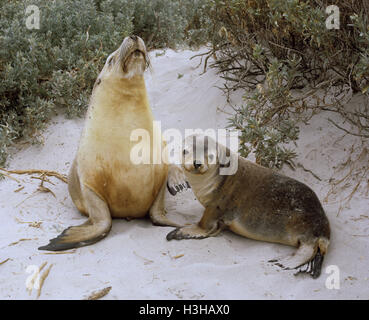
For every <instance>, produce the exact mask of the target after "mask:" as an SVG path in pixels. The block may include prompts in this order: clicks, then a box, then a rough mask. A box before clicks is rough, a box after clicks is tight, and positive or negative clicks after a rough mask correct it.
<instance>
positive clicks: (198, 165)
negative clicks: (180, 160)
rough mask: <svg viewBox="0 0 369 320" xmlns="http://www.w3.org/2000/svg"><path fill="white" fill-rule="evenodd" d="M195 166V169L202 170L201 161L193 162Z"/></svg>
mask: <svg viewBox="0 0 369 320" xmlns="http://www.w3.org/2000/svg"><path fill="white" fill-rule="evenodd" d="M193 166H194V167H195V169H198V168H200V167H201V162H200V161H196V160H195V161H194V162H193Z"/></svg>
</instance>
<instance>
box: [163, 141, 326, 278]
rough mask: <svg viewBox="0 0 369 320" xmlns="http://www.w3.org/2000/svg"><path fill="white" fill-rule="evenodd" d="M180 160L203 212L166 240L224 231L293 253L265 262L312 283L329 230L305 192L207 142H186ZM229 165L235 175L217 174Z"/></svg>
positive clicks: (317, 206)
mask: <svg viewBox="0 0 369 320" xmlns="http://www.w3.org/2000/svg"><path fill="white" fill-rule="evenodd" d="M227 154H228V155H229V156H227ZM183 160H184V161H183V163H182V166H183V168H184V171H185V174H186V176H187V179H188V181H189V183H190V185H191V187H192V189H193V191H194V193H195V195H196V197H197V199H198V200H199V201H200V203H201V204H202V205H203V206H204V207H205V211H204V214H203V216H202V218H201V220H200V222H199V223H198V224H196V225H192V226H185V227H181V228H177V229H175V230H174V231H172V232H170V233H169V234H168V235H167V239H168V240H172V239H177V240H179V239H203V238H206V237H209V236H215V235H217V234H218V233H219V232H220V231H221V230H223V229H225V228H227V229H229V230H231V231H233V232H235V233H237V234H239V235H242V236H244V237H247V238H251V239H256V240H262V241H269V242H276V243H281V244H285V245H290V246H295V247H298V250H297V251H296V253H295V254H294V255H293V256H290V257H287V258H285V259H279V260H271V261H270V262H274V263H275V264H277V265H278V266H280V267H283V268H285V269H296V268H300V269H299V272H303V273H309V274H310V275H311V276H312V277H313V278H317V277H318V276H319V275H320V272H321V267H322V262H323V258H324V255H325V254H326V252H327V248H328V245H329V238H330V228H329V222H328V219H327V217H326V215H325V213H324V210H323V208H322V205H321V204H320V202H319V200H318V197H317V196H316V194H315V193H314V192H313V191H312V190H311V189H310V188H309V187H308V186H306V185H305V184H303V183H301V182H299V181H297V180H295V179H292V178H289V177H286V176H284V175H281V174H279V173H276V172H274V171H272V170H271V169H268V168H264V167H262V166H259V165H257V164H254V163H252V162H250V161H248V160H246V159H244V158H242V157H240V156H238V155H237V154H236V153H233V152H231V151H230V150H229V149H228V148H226V147H225V146H223V145H221V144H217V143H215V141H214V140H213V139H211V138H210V137H207V136H200V135H195V136H190V137H188V138H187V139H186V140H185V147H184V155H183ZM231 165H238V169H237V171H236V174H234V175H220V174H219V172H220V169H221V168H222V167H224V166H226V167H227V166H231Z"/></svg>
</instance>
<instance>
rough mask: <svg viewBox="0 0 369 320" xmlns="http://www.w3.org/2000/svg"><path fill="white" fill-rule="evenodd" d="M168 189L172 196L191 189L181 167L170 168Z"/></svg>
mask: <svg viewBox="0 0 369 320" xmlns="http://www.w3.org/2000/svg"><path fill="white" fill-rule="evenodd" d="M167 188H168V191H169V192H170V194H171V195H172V196H175V195H176V194H177V193H178V192H182V191H184V190H187V189H189V188H191V186H190V184H189V183H188V181H187V180H186V176H185V174H184V172H183V170H182V168H180V167H179V166H176V165H173V164H171V165H170V166H169V168H168V179H167Z"/></svg>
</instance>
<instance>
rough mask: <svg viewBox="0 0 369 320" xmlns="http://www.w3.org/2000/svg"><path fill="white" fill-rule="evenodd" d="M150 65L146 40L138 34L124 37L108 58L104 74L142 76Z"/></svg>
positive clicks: (128, 76) (125, 76) (126, 76)
mask: <svg viewBox="0 0 369 320" xmlns="http://www.w3.org/2000/svg"><path fill="white" fill-rule="evenodd" d="M149 66H150V60H149V56H148V54H147V51H146V46H145V43H144V41H143V40H142V39H141V38H140V37H138V36H129V37H126V38H124V40H123V42H122V44H121V45H120V47H119V48H118V49H117V50H116V51H114V52H113V53H112V54H110V55H109V57H108V58H107V59H106V62H105V66H104V68H103V70H102V74H106V75H115V76H117V77H121V78H132V77H134V76H140V75H142V74H143V73H144V71H145V70H146V69H147V68H148V67H149Z"/></svg>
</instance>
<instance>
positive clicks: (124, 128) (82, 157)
mask: <svg viewBox="0 0 369 320" xmlns="http://www.w3.org/2000/svg"><path fill="white" fill-rule="evenodd" d="M148 65H149V59H148V54H147V51H146V47H145V44H144V42H143V40H142V39H141V38H139V37H137V36H130V37H126V38H125V39H124V41H123V43H122V44H121V46H120V47H119V48H118V49H117V50H116V51H115V52H113V53H112V54H111V55H110V56H109V57H108V59H107V60H106V63H105V66H104V68H103V70H102V71H101V73H100V74H99V76H98V78H97V80H96V82H95V85H94V88H93V92H92V95H91V99H90V103H89V108H88V112H87V115H86V122H85V127H84V130H83V132H82V135H81V139H80V143H79V148H78V151H77V155H76V157H75V159H74V162H73V165H72V167H71V170H70V173H69V178H68V189H69V193H70V196H71V198H72V200H73V202H74V204H75V205H76V207H77V208H78V210H79V211H80V212H81V213H83V214H84V215H86V216H88V220H87V221H86V222H85V223H83V224H82V225H80V226H73V227H70V228H68V229H66V230H64V231H63V232H62V233H61V234H60V235H59V236H58V237H57V238H55V239H52V240H50V243H49V244H48V245H46V246H43V247H40V248H39V249H40V250H51V251H58V250H66V249H71V248H77V247H81V246H86V245H90V244H93V243H95V242H97V241H99V240H100V239H102V238H104V237H105V236H106V235H107V234H108V232H109V230H110V228H111V225H112V218H127V219H131V218H141V217H144V216H145V215H146V214H147V213H148V212H149V213H150V217H151V220H152V221H153V223H154V224H158V225H176V224H175V223H173V222H171V221H169V220H168V219H167V217H166V216H165V210H164V194H165V188H166V186H167V183H168V188H170V190H171V192H172V194H173V193H175V192H176V191H178V192H179V191H181V189H180V187H182V188H183V189H186V188H187V184H186V182H185V180H183V181H180V175H181V174H180V171H182V169H181V168H180V167H176V166H174V165H169V169H168V165H167V164H165V163H164V162H163V161H161V163H160V164H152V163H153V161H152V158H153V153H154V151H156V154H160V155H161V149H162V147H163V145H162V146H160V137H159V143H156V144H154V143H153V140H154V138H153V136H154V134H153V131H154V128H153V116H152V112H151V108H150V106H149V102H148V98H147V92H146V87H145V80H144V76H143V73H144V71H145V70H146V68H147V67H148ZM135 129H144V130H146V132H148V133H149V137H150V138H149V139H150V141H149V142H148V143H147V145H148V144H149V145H148V147H150V149H149V150H150V153H151V156H152V157H151V159H149V160H151V161H149V164H143V163H141V164H134V163H133V162H132V159H131V151H132V148H133V147H134V146H135V145H137V141H131V134H132V132H133V131H134V130H135ZM142 140H143V138H142V139H141V142H142ZM163 143H164V142H163ZM147 145H146V146H147ZM154 148H155V149H156V150H154ZM184 178H185V177H184V175H183V179H184ZM176 226H178V225H176Z"/></svg>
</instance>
